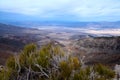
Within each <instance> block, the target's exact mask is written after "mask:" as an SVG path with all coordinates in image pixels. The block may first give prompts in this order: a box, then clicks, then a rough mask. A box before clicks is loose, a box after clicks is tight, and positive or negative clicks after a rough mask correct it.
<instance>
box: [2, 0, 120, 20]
mask: <svg viewBox="0 0 120 80" xmlns="http://www.w3.org/2000/svg"><path fill="white" fill-rule="evenodd" d="M0 12H7V13H9V12H10V13H17V14H20V15H21V14H22V15H27V16H32V17H38V18H44V19H46V20H47V19H49V20H50V19H54V20H58V19H60V20H72V21H118V20H120V0H0Z"/></svg>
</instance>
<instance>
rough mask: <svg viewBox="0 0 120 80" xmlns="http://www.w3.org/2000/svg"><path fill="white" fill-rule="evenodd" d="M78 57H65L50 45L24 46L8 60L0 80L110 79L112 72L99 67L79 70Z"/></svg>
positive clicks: (58, 49) (60, 49)
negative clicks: (39, 46)
mask: <svg viewBox="0 0 120 80" xmlns="http://www.w3.org/2000/svg"><path fill="white" fill-rule="evenodd" d="M81 66H82V64H81V63H80V60H79V58H78V57H73V56H71V55H70V54H69V55H68V54H65V53H64V51H63V50H62V48H61V47H60V46H58V45H56V44H53V43H49V44H47V45H45V46H43V47H41V48H40V49H37V47H36V45H35V44H29V45H27V46H25V48H24V49H23V51H21V52H20V54H19V55H17V56H12V57H10V58H9V59H8V60H7V62H6V66H5V67H4V68H3V69H2V70H1V71H0V79H1V80H110V79H112V78H114V75H115V74H114V71H112V70H111V69H110V68H108V67H106V66H103V65H101V64H98V65H95V66H87V65H86V66H85V67H81Z"/></svg>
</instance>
